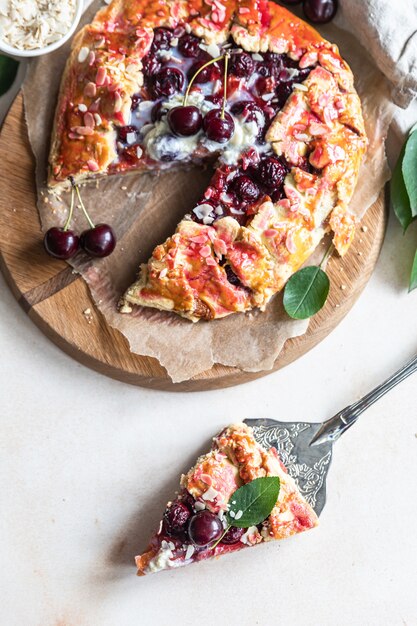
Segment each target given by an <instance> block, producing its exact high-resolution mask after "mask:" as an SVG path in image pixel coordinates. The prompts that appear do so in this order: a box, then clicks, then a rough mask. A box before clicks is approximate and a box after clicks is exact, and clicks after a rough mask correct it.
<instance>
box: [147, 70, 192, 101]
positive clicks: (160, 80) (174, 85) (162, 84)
mask: <svg viewBox="0 0 417 626" xmlns="http://www.w3.org/2000/svg"><path fill="white" fill-rule="evenodd" d="M183 85H184V74H183V73H182V72H181V71H180V70H178V69H176V68H175V67H165V68H163V69H162V70H161V71H160V72H158V74H156V76H154V77H153V78H152V82H151V85H150V88H151V92H152V95H153V96H154V98H161V97H163V96H165V97H166V98H169V97H170V96H173V95H174V94H175V93H178V92H179V91H181V89H182V88H183Z"/></svg>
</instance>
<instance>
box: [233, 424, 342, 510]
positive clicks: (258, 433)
mask: <svg viewBox="0 0 417 626" xmlns="http://www.w3.org/2000/svg"><path fill="white" fill-rule="evenodd" d="M245 422H246V423H247V424H248V425H249V426H252V428H253V432H254V436H255V439H256V441H257V442H258V443H260V444H261V445H262V446H264V447H265V448H271V447H272V446H274V447H275V448H276V449H277V450H278V452H279V455H280V457H281V460H282V462H283V463H284V465H285V467H286V468H287V470H288V473H289V475H290V476H291V477H292V478H294V480H295V482H296V483H297V486H298V488H299V490H300V491H301V493H302V494H303V496H304V497H305V499H306V500H307V502H308V503H309V504H310V505H311V506H312V507H313V509H314V510H315V512H316V513H317V515H320V513H321V512H322V510H323V507H324V505H325V503H326V476H327V472H328V471H329V467H330V462H331V459H332V444H331V443H330V442H329V443H324V444H322V445H320V446H316V447H311V448H310V447H309V443H310V441H311V439H312V438H313V436H314V435H315V434H316V432H318V430H319V428H320V426H321V424H309V423H308V422H278V421H275V420H271V419H250V420H245Z"/></svg>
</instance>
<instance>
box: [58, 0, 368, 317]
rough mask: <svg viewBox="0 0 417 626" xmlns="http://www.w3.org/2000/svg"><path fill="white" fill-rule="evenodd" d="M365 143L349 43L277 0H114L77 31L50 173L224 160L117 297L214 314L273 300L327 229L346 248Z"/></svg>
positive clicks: (91, 173) (88, 174)
mask: <svg viewBox="0 0 417 626" xmlns="http://www.w3.org/2000/svg"><path fill="white" fill-rule="evenodd" d="M226 58H227V61H226ZM185 105H186V106H185ZM366 143H367V140H366V135H365V130H364V123H363V119H362V112H361V104H360V100H359V98H358V95H357V93H356V91H355V88H354V84H353V75H352V72H351V70H350V68H349V66H348V65H347V64H346V62H345V61H344V60H343V59H342V58H341V56H340V54H339V51H338V49H337V47H336V46H335V45H333V44H331V43H329V42H328V41H326V40H325V39H323V37H322V36H321V35H320V34H319V33H318V32H317V31H316V30H315V29H314V28H312V27H311V26H309V25H308V24H306V23H305V22H303V21H302V20H300V19H299V18H297V17H296V16H294V15H293V14H292V13H290V12H289V11H287V10H286V9H284V8H283V7H281V6H279V5H278V4H276V3H274V2H269V1H267V0H228V1H227V2H224V1H222V0H151V1H148V0H113V2H112V3H111V4H110V5H109V6H107V7H104V8H103V9H102V10H100V11H99V12H98V14H97V15H96V17H95V19H94V20H93V22H92V23H91V24H89V25H87V26H86V27H84V28H83V29H82V30H81V31H80V32H79V33H78V35H77V36H76V38H75V39H74V42H73V47H72V52H71V56H70V58H69V60H68V63H67V66H66V69H65V73H64V76H63V79H62V84H61V90H60V96H59V101H58V106H57V111H56V116H55V124H54V130H53V134H52V144H51V152H50V157H49V163H50V170H49V180H48V183H49V185H50V186H51V187H54V188H56V189H58V190H59V189H60V188H65V187H69V185H70V183H69V177H70V176H71V177H72V178H73V179H74V180H75V181H76V182H83V181H86V180H89V179H94V178H97V177H102V176H109V175H113V174H126V173H129V172H144V171H161V170H164V171H165V170H168V169H175V168H179V167H187V166H190V165H194V166H201V165H202V164H210V165H211V164H213V163H215V168H216V169H215V173H214V176H213V178H212V180H211V182H210V185H209V187H208V188H207V189H202V194H201V198H200V200H199V202H198V203H197V204H196V205H195V206H185V207H184V215H185V217H184V219H183V220H182V221H181V223H180V224H179V226H178V228H177V231H176V233H175V234H174V235H173V236H172V237H170V238H169V239H168V240H167V241H166V242H165V243H163V244H161V245H159V246H157V247H156V248H155V250H154V252H153V254H152V257H151V259H150V260H149V262H148V263H147V264H144V265H142V267H141V269H140V275H139V278H138V280H137V281H136V282H135V283H134V284H133V285H132V286H131V287H130V288H129V289H128V290H127V291H126V293H125V294H124V297H123V301H122V304H121V310H122V311H123V312H125V313H128V312H131V311H132V308H133V306H134V305H140V306H149V307H155V308H159V309H164V310H168V311H173V312H175V313H178V314H179V315H182V316H183V317H186V318H188V319H190V320H192V321H198V320H199V319H201V318H204V319H215V318H220V317H224V316H226V315H230V314H231V313H235V312H241V311H248V310H251V309H253V308H255V307H257V308H260V309H261V310H263V309H264V308H265V306H266V304H267V303H268V302H269V300H270V299H271V297H272V296H273V295H274V294H275V293H277V291H279V290H280V289H282V287H283V285H284V284H285V282H286V281H287V280H288V278H289V277H290V276H291V274H293V273H294V272H295V271H296V270H297V269H299V268H300V267H301V265H302V264H303V263H304V261H305V260H306V259H307V258H308V257H309V256H310V254H311V253H312V251H313V250H314V249H315V248H316V246H317V244H318V243H319V241H320V240H321V239H322V237H323V235H324V234H325V233H326V232H330V231H333V233H334V243H335V246H336V249H337V251H338V252H339V253H340V254H344V253H345V252H346V250H347V249H348V247H349V245H350V243H351V241H352V238H353V236H354V232H355V218H354V216H353V215H352V214H351V213H350V212H349V208H348V205H349V202H350V199H351V197H352V194H353V191H354V188H355V185H356V181H357V178H358V172H359V167H360V164H361V161H362V158H363V155H364V152H365V149H366Z"/></svg>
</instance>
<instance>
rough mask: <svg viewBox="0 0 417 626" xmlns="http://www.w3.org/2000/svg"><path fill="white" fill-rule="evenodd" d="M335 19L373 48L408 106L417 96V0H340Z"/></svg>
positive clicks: (399, 101) (396, 92)
mask: <svg viewBox="0 0 417 626" xmlns="http://www.w3.org/2000/svg"><path fill="white" fill-rule="evenodd" d="M339 4H340V7H339V12H338V14H337V15H336V19H335V22H336V24H337V25H338V26H340V27H341V28H344V29H346V30H349V31H350V32H351V33H352V34H353V35H355V36H356V37H357V39H358V40H359V41H360V43H361V44H362V45H363V46H364V48H366V49H367V50H369V52H370V54H371V56H372V57H373V59H374V61H375V63H376V64H377V66H378V68H379V69H380V70H381V72H383V74H385V76H386V77H387V78H388V80H389V81H390V83H391V85H392V98H393V100H394V102H395V104H397V105H398V106H400V107H402V108H406V107H407V106H408V105H409V104H410V103H411V101H412V100H413V99H414V98H415V97H416V95H417V0H395V1H394V2H393V0H339Z"/></svg>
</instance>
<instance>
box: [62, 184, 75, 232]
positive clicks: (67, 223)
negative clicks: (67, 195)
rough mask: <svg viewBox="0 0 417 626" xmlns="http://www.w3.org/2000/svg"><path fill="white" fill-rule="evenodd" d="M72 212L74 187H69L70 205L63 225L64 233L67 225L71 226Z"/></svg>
mask: <svg viewBox="0 0 417 626" xmlns="http://www.w3.org/2000/svg"><path fill="white" fill-rule="evenodd" d="M73 212H74V187H72V186H71V204H70V210H69V213H68V217H67V221H66V222H65V224H64V232H65V231H66V230H68V228H69V225H70V224H71V220H72V214H73Z"/></svg>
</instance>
